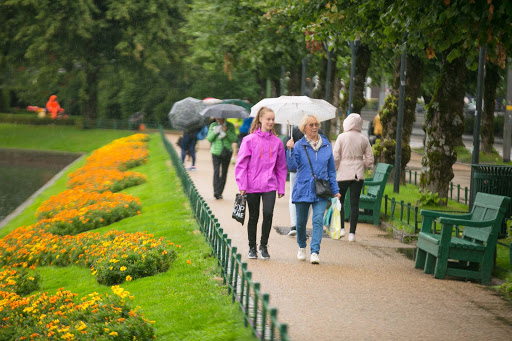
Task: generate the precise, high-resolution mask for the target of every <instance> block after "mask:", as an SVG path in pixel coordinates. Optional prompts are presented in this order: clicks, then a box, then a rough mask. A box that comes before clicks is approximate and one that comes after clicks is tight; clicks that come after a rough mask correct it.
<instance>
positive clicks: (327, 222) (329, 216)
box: [324, 198, 336, 228]
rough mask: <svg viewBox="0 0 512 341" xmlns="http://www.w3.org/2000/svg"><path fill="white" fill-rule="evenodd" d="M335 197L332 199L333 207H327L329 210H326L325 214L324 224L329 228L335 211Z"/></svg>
mask: <svg viewBox="0 0 512 341" xmlns="http://www.w3.org/2000/svg"><path fill="white" fill-rule="evenodd" d="M334 199H336V198H332V199H331V207H329V208H328V209H327V212H325V214H324V226H326V227H327V228H329V226H331V219H332V213H333V211H334V209H333V202H334Z"/></svg>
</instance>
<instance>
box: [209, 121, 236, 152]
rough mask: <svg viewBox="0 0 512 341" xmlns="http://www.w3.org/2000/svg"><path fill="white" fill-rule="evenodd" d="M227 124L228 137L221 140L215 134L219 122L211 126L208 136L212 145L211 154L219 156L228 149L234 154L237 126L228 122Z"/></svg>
mask: <svg viewBox="0 0 512 341" xmlns="http://www.w3.org/2000/svg"><path fill="white" fill-rule="evenodd" d="M225 124H226V126H227V127H228V129H227V130H226V136H224V138H220V136H219V134H218V133H216V132H215V127H216V126H218V125H219V123H218V122H217V121H215V122H213V123H212V124H210V128H209V129H208V135H206V139H207V140H208V142H210V143H211V144H212V145H211V147H210V153H212V154H213V155H215V156H219V155H220V154H221V153H222V149H223V148H227V149H228V150H229V151H230V152H232V151H233V143H235V142H236V131H235V126H234V125H233V123H231V122H228V121H226V122H225Z"/></svg>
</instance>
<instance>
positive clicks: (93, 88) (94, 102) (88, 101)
mask: <svg viewBox="0 0 512 341" xmlns="http://www.w3.org/2000/svg"><path fill="white" fill-rule="evenodd" d="M85 72H86V75H85V78H86V82H85V84H84V87H83V94H84V101H83V107H84V110H83V113H84V128H89V125H90V124H89V121H90V120H95V119H96V118H97V117H98V83H97V82H98V74H97V69H96V68H94V67H90V66H87V67H86V71H85Z"/></svg>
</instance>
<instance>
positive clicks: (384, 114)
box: [374, 54, 424, 184]
mask: <svg viewBox="0 0 512 341" xmlns="http://www.w3.org/2000/svg"><path fill="white" fill-rule="evenodd" d="M397 59H398V62H397V64H396V67H395V73H394V75H393V84H392V87H391V90H390V94H389V95H388V96H387V97H386V99H385V102H384V105H383V107H382V108H381V110H380V111H379V115H380V119H381V123H382V128H383V131H382V140H381V141H380V142H379V143H378V144H377V145H375V147H374V150H375V151H376V160H377V162H384V163H388V164H392V165H394V164H395V151H396V136H397V125H398V102H399V97H400V96H399V94H400V67H401V58H400V57H397ZM423 65H424V63H423V60H422V58H421V57H419V56H417V55H414V54H408V55H407V58H406V63H405V94H404V96H405V98H404V116H403V123H402V134H401V142H402V143H401V146H402V150H401V164H400V167H401V171H400V182H401V183H402V184H404V183H405V167H406V166H407V163H409V161H410V159H411V146H410V144H409V142H410V138H411V134H412V128H413V123H414V121H415V119H416V102H417V98H418V97H419V95H420V89H421V83H422V80H423Z"/></svg>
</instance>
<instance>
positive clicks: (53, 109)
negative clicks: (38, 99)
mask: <svg viewBox="0 0 512 341" xmlns="http://www.w3.org/2000/svg"><path fill="white" fill-rule="evenodd" d="M46 111H47V112H48V113H49V114H50V116H51V118H52V119H55V118H57V114H59V113H61V112H63V111H64V109H62V108H61V107H60V104H59V102H57V96H55V95H51V96H50V99H49V100H48V102H46Z"/></svg>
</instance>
